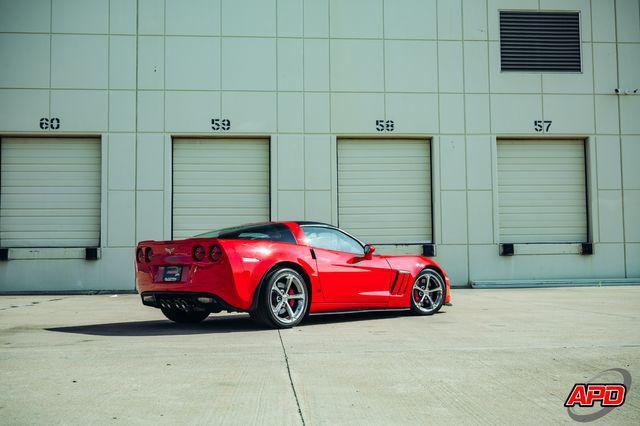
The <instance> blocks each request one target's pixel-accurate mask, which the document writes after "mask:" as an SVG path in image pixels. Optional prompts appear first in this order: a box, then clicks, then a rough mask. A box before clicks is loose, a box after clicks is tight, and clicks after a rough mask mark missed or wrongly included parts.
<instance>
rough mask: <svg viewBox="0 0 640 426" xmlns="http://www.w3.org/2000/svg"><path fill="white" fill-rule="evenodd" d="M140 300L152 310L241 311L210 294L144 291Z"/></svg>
mask: <svg viewBox="0 0 640 426" xmlns="http://www.w3.org/2000/svg"><path fill="white" fill-rule="evenodd" d="M140 298H141V299H142V304H143V305H146V306H151V307H153V308H165V309H175V310H184V311H187V310H193V311H209V312H220V311H223V310H226V311H230V312H239V311H241V309H238V308H236V307H235V306H232V305H230V304H228V303H227V302H225V301H224V300H223V299H222V298H221V297H219V296H217V295H215V294H212V293H202V292H179V291H145V292H143V293H141V294H140Z"/></svg>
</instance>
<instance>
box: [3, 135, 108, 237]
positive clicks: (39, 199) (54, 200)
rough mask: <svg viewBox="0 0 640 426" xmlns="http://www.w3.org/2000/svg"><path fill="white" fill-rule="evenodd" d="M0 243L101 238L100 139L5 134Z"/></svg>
mask: <svg viewBox="0 0 640 426" xmlns="http://www.w3.org/2000/svg"><path fill="white" fill-rule="evenodd" d="M0 147H1V153H0V154H1V159H0V170H1V172H2V175H1V188H0V195H1V198H0V245H1V246H2V247H97V246H99V244H100V170H101V167H100V158H101V155H100V140H99V139H93V138H68V139H67V138H65V139H63V138H2V140H1V141H0Z"/></svg>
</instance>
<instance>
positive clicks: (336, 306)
mask: <svg viewBox="0 0 640 426" xmlns="http://www.w3.org/2000/svg"><path fill="white" fill-rule="evenodd" d="M374 252H375V247H374V246H372V245H369V244H363V243H362V242H360V241H359V240H358V239H356V238H355V237H353V236H351V235H349V234H348V233H347V232H344V231H342V230H341V229H338V228H336V227H334V226H332V225H328V224H324V223H319V222H265V223H255V224H249V225H243V226H237V227H232V228H225V229H219V230H216V231H211V232H207V233H204V234H201V235H197V236H195V237H193V238H188V239H184V240H176V241H142V242H140V243H139V244H138V246H137V249H136V287H137V289H138V293H139V294H140V296H141V298H142V303H143V304H144V305H147V306H152V307H155V308H159V309H160V310H162V312H163V314H164V315H165V316H166V317H167V318H168V319H170V320H172V321H175V322H180V323H196V322H200V321H203V320H204V319H205V318H207V316H208V315H209V314H210V313H216V312H221V311H223V310H226V311H229V312H248V313H249V314H250V315H251V317H252V318H254V319H255V320H257V321H259V322H261V323H263V324H264V325H267V326H269V327H275V328H288V327H293V326H295V325H297V324H299V323H300V321H302V320H303V319H304V318H305V317H306V316H307V315H308V314H313V313H321V312H342V311H356V310H379V309H407V310H410V311H411V312H413V313H414V314H417V315H432V314H434V313H436V312H438V311H439V310H440V308H442V305H443V304H445V303H448V302H449V300H450V298H451V294H450V281H449V278H448V276H447V274H446V273H445V271H444V269H442V267H440V265H438V264H437V263H436V262H434V261H433V260H431V259H430V258H428V257H423V256H382V255H374Z"/></svg>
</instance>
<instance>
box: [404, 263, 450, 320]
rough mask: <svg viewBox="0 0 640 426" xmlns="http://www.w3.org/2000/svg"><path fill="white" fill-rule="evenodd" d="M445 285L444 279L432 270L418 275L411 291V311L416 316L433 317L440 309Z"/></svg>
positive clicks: (426, 270)
mask: <svg viewBox="0 0 640 426" xmlns="http://www.w3.org/2000/svg"><path fill="white" fill-rule="evenodd" d="M446 288H447V287H446V285H445V283H444V278H442V275H440V274H439V273H438V272H437V271H435V270H434V269H424V270H423V271H422V272H420V273H419V274H418V277H417V278H416V280H415V281H414V282H413V288H412V289H411V310H412V311H413V312H414V313H416V314H418V315H433V314H435V313H436V312H438V311H439V310H440V308H442V305H443V304H444V299H445V296H446V294H445V292H446Z"/></svg>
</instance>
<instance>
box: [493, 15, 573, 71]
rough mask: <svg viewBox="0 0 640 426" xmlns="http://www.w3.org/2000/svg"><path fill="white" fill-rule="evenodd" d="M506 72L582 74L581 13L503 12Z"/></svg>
mask: <svg viewBox="0 0 640 426" xmlns="http://www.w3.org/2000/svg"><path fill="white" fill-rule="evenodd" d="M500 58H501V64H502V71H533V72H579V71H580V70H581V69H580V17H579V15H578V13H577V12H510V11H503V12H500Z"/></svg>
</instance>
